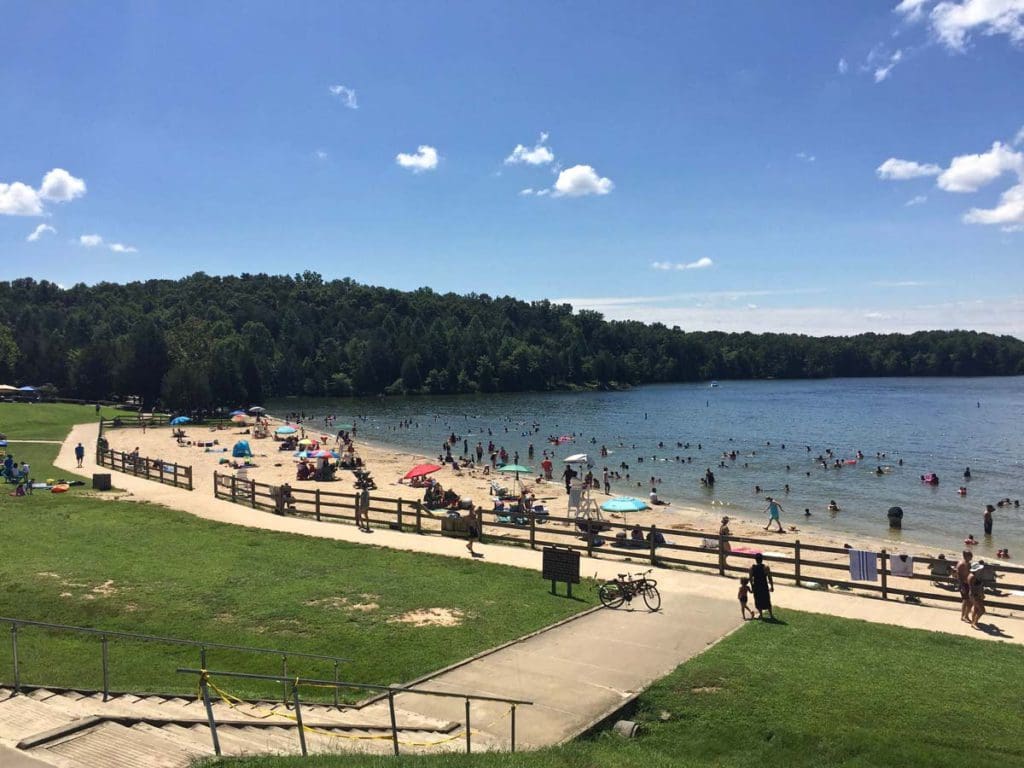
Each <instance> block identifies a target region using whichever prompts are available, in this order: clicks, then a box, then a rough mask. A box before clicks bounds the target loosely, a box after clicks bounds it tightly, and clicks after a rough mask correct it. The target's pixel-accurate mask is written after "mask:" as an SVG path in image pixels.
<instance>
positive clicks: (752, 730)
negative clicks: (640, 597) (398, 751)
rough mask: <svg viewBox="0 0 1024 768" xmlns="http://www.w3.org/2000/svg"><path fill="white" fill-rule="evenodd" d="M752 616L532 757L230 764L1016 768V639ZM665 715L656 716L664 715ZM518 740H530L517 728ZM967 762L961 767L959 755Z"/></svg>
mask: <svg viewBox="0 0 1024 768" xmlns="http://www.w3.org/2000/svg"><path fill="white" fill-rule="evenodd" d="M783 618H784V620H785V622H786V623H785V624H774V625H773V624H767V623H764V624H762V623H755V622H751V623H749V624H748V625H747V626H745V627H744V628H743V629H741V630H740V631H739V632H737V633H735V634H733V635H731V636H730V637H728V638H727V639H725V640H724V641H722V642H721V643H719V644H718V645H716V646H714V647H713V648H711V649H710V650H709V651H707V652H706V653H704V654H703V655H701V656H699V657H697V658H695V659H693V660H691V661H689V662H688V663H686V664H684V665H682V666H681V667H679V668H678V669H677V670H676V671H675V672H673V673H672V674H671V675H669V676H668V677H666V678H665V679H663V680H661V681H659V682H658V683H657V684H655V685H654V686H653V687H652V688H651V689H650V690H648V691H647V692H646V693H645V694H644V695H643V696H642V698H641V699H640V704H639V711H638V713H637V715H636V718H635V719H637V720H639V721H640V722H641V723H642V725H643V731H642V735H641V736H640V737H639V738H637V739H635V740H630V741H627V740H624V739H621V738H619V737H617V736H615V735H614V734H610V733H604V734H601V735H599V736H597V737H596V738H593V739H587V740H581V741H578V742H575V743H573V744H569V745H567V746H564V747H559V748H553V749H547V750H543V751H540V752H534V753H519V754H516V755H508V754H480V755H472V756H466V755H448V756H443V755H439V756H437V757H426V758H412V757H404V758H398V759H397V760H396V759H394V758H383V759H381V758H372V757H361V756H357V755H346V756H343V757H318V758H313V759H307V760H300V759H292V758H262V759H258V758H248V759H240V760H235V761H230V760H225V761H221V762H216V763H212V764H213V765H222V766H231V767H232V768H293V766H294V768H298V766H300V765H301V766H308V768H328V766H330V767H332V768H337V767H340V766H344V767H345V768H367V767H368V766H380V767H381V768H383V767H384V766H415V768H442V767H443V766H445V767H446V766H458V767H459V768H462V767H464V766H470V765H472V766H481V767H482V768H498V767H499V766H501V767H502V768H513V767H515V768H619V767H620V766H645V767H653V768H657V767H659V766H665V767H666V768H667V767H668V766H716V767H719V768H732V767H733V766H735V767H736V768H740V766H761V767H764V768H775V767H778V768H788V767H790V766H807V767H811V766H844V767H849V768H854V767H856V768H864V767H867V766H913V767H916V766H928V767H929V768H933V767H936V766H951V767H952V766H962V765H967V764H969V765H1022V764H1024V730H1022V729H1021V727H1020V723H1021V718H1022V717H1024V701H1022V699H1021V697H1020V691H1021V689H1022V687H1024V648H1021V647H1019V646H1012V645H1006V644H1002V643H992V642H987V641H981V640H973V639H970V638H960V637H953V636H949V635H940V634H932V633H928V632H922V631H918V630H908V629H901V628H898V627H888V626H882V625H875V624H867V623H864V622H859V621H852V620H849V619H838V618H831V617H825V616H817V615H811V614H801V613H791V612H786V614H785V616H784V617H783ZM662 718H664V719H662ZM523 736H524V738H526V737H527V735H526V734H523ZM965 759H966V762H965Z"/></svg>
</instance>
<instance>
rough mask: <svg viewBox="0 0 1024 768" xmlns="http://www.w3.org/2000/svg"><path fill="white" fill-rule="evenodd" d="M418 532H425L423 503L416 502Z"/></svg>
mask: <svg viewBox="0 0 1024 768" xmlns="http://www.w3.org/2000/svg"><path fill="white" fill-rule="evenodd" d="M416 533H423V505H422V504H420V503H419V502H418V501H417V502H416Z"/></svg>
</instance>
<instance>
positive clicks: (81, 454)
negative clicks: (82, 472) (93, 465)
mask: <svg viewBox="0 0 1024 768" xmlns="http://www.w3.org/2000/svg"><path fill="white" fill-rule="evenodd" d="M75 461H77V462H78V467H79V469H81V467H82V462H83V461H85V446H84V445H82V444H81V443H79V444H78V445H76V446H75Z"/></svg>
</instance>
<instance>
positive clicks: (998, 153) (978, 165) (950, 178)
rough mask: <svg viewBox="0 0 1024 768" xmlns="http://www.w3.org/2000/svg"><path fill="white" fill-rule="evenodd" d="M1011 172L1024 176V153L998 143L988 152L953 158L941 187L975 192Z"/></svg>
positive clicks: (941, 179) (944, 172) (939, 180)
mask: <svg viewBox="0 0 1024 768" xmlns="http://www.w3.org/2000/svg"><path fill="white" fill-rule="evenodd" d="M1010 172H1016V173H1018V174H1024V154H1022V153H1021V152H1014V151H1013V150H1012V149H1010V148H1008V147H1007V146H1006V145H1005V144H1002V143H1001V142H998V141H997V142H995V143H993V144H992V149H990V150H989V151H988V152H984V153H981V154H976V155H960V156H958V157H954V158H953V160H952V162H950V164H949V168H947V169H946V170H945V171H943V172H942V174H941V175H940V176H939V179H938V184H939V188H940V189H944V190H946V191H947V192H976V191H977V190H978V189H980V188H981V187H983V186H985V185H986V184H988V183H990V182H992V181H995V180H996V179H998V178H999V177H1000V176H1002V175H1003V174H1004V173H1010Z"/></svg>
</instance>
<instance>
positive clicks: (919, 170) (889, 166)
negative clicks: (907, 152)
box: [875, 157, 942, 181]
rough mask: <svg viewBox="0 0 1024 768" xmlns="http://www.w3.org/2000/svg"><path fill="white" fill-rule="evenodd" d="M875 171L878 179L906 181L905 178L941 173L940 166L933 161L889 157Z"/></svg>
mask: <svg viewBox="0 0 1024 768" xmlns="http://www.w3.org/2000/svg"><path fill="white" fill-rule="evenodd" d="M875 173H876V174H877V175H878V178H880V179H887V180H889V181H906V180H907V179H916V178H919V177H921V176H938V175H939V174H940V173H942V168H940V167H939V166H937V165H935V164H934V163H925V164H921V163H916V162H914V161H913V160H900V159H898V158H895V157H890V158H889V159H888V160H886V161H885V162H884V163H882V164H881V165H880V166H878V167H877V168H876V169H875Z"/></svg>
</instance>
